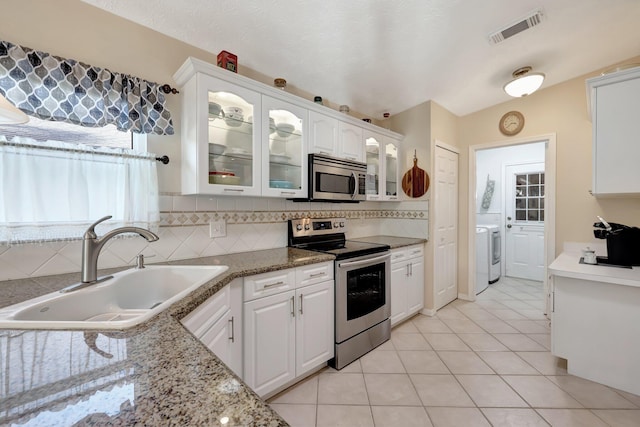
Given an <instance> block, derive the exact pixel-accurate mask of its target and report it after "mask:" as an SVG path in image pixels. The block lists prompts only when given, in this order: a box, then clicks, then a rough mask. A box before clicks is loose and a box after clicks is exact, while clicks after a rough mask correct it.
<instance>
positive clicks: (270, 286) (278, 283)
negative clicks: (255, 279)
mask: <svg viewBox="0 0 640 427" xmlns="http://www.w3.org/2000/svg"><path fill="white" fill-rule="evenodd" d="M280 285H284V282H283V281H282V280H281V281H279V282H276V283H270V284H268V285H264V286H263V287H262V289H267V288H273V287H274V286H280Z"/></svg>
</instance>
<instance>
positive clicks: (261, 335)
mask: <svg viewBox="0 0 640 427" xmlns="http://www.w3.org/2000/svg"><path fill="white" fill-rule="evenodd" d="M331 264H332V263H324V264H314V265H309V266H305V267H298V268H297V269H291V270H282V271H279V272H273V273H266V274H263V275H260V280H262V281H264V280H266V277H265V276H267V277H268V276H269V275H271V274H274V275H279V277H280V279H279V280H277V281H275V282H274V285H275V284H276V283H278V282H281V281H283V279H282V277H289V278H290V277H292V274H291V272H295V274H294V275H293V276H294V277H295V284H294V286H295V287H297V288H296V289H295V290H283V291H281V292H280V293H276V294H274V295H269V296H264V297H255V296H251V295H247V294H246V283H247V282H250V283H254V282H256V280H255V279H254V278H252V277H247V278H245V303H244V326H245V331H244V378H243V379H244V381H245V382H246V383H247V384H248V385H249V386H250V387H251V388H252V389H253V390H254V391H255V392H256V393H257V394H258V395H260V396H265V395H267V394H268V393H270V392H273V391H274V390H277V389H278V388H279V387H282V386H284V385H285V384H287V383H290V382H291V381H293V380H294V379H295V378H297V377H300V376H302V375H304V374H305V373H307V372H309V371H310V370H312V369H314V368H317V367H318V366H320V365H323V364H324V363H326V361H327V360H329V359H331V358H332V357H333V348H334V326H333V325H334V319H333V305H334V300H333V298H334V297H333V294H334V282H333V267H332V265H331ZM287 285H288V284H286V283H285V284H280V285H279V287H280V288H281V289H287V288H289V289H290V286H287ZM303 285H304V286H303ZM274 288H276V286H273V288H271V289H274ZM252 298H253V299H252Z"/></svg>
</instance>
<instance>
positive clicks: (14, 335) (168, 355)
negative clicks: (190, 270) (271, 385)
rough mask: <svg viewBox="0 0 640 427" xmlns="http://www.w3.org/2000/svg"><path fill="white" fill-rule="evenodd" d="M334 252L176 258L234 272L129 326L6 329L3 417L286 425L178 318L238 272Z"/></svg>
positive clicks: (42, 289)
mask: <svg viewBox="0 0 640 427" xmlns="http://www.w3.org/2000/svg"><path fill="white" fill-rule="evenodd" d="M333 259H334V258H333V256H330V255H326V254H320V253H316V252H310V251H305V250H300V249H293V248H279V249H270V250H265V251H255V252H245V253H240V254H231V255H224V256H217V257H207V258H198V259H191V260H184V261H175V262H170V263H169V264H178V265H179V264H192V265H193V264H205V265H228V266H229V270H227V271H226V272H225V273H223V274H222V275H220V276H218V277H216V278H215V279H214V280H212V281H211V282H209V283H207V284H205V285H203V286H201V287H200V288H198V289H197V290H196V291H194V292H193V293H192V294H190V295H189V296H187V297H185V298H184V299H182V300H181V301H178V302H176V303H175V304H173V305H172V306H171V307H169V308H168V309H167V310H165V311H163V312H162V313H160V314H158V315H157V316H155V317H154V318H152V319H150V320H149V321H147V322H145V323H143V324H141V325H139V326H136V327H133V328H130V329H127V330H125V331H104V330H102V331H91V330H86V331H78V330H76V331H52V330H7V329H2V330H0V354H2V358H1V359H0V366H1V370H0V371H1V372H2V383H3V387H2V390H1V391H0V409H1V410H0V425H8V424H10V425H24V424H28V425H43V426H44V425H46V426H51V425H56V426H58V425H91V426H103V425H109V426H112V425H150V426H160V425H162V426H174V425H175V426H184V425H198V426H200V425H202V426H205V425H206V426H217V425H226V426H284V425H287V424H286V422H285V421H284V420H283V419H282V418H281V417H280V416H279V415H278V414H276V413H275V412H274V411H273V410H272V409H271V408H270V407H269V406H268V405H267V404H266V403H265V402H264V401H263V400H262V399H261V398H260V397H259V396H258V395H256V394H255V393H254V392H253V391H252V390H251V389H250V388H249V387H248V386H246V385H245V384H244V383H243V382H242V380H240V379H239V378H238V377H236V376H235V375H234V374H233V373H232V372H231V371H230V370H229V369H228V368H227V367H226V366H225V365H224V364H223V363H222V362H220V361H219V360H218V358H217V357H216V356H215V355H214V354H213V353H211V352H210V351H209V350H208V349H207V348H206V347H205V346H204V345H203V344H202V343H200V341H198V340H197V339H196V338H195V337H194V336H193V335H191V334H190V333H189V332H188V331H187V330H186V329H185V328H184V327H183V326H182V324H181V323H180V321H179V319H180V318H182V317H184V316H185V315H186V314H187V313H189V312H190V311H192V310H193V309H194V308H196V307H197V306H198V305H200V304H201V303H203V302H204V301H205V300H206V299H207V298H208V297H210V296H211V295H213V294H215V293H216V292H217V291H218V290H220V289H221V288H222V287H223V286H225V285H227V284H228V283H230V282H231V281H232V280H233V279H235V278H237V277H242V276H248V275H253V274H259V273H265V272H268V271H274V270H279V269H284V268H293V267H297V266H301V265H307V264H315V263H319V262H324V261H332V260H333ZM77 279H78V274H77V273H76V274H72V275H71V274H67V275H60V276H51V277H49V278H38V279H28V280H16V281H9V282H4V283H1V282H0V286H3V288H2V289H4V290H6V289H15V290H20V292H18V293H17V294H18V297H13V299H12V302H10V304H14V303H17V302H20V301H21V300H27V299H30V298H34V297H36V296H39V295H42V294H46V293H48V292H51V291H52V290H55V289H61V288H62V287H64V286H67V285H70V284H72V283H74V282H76V281H77ZM21 285H22V286H21ZM3 292H6V291H3ZM0 303H1V304H2V305H8V304H7V301H6V300H4V301H0Z"/></svg>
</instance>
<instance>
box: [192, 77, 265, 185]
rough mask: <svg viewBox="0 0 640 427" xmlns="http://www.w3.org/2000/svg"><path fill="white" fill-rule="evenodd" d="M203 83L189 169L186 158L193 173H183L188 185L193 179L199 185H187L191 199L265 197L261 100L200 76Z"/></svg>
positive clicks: (201, 83) (228, 84) (198, 81)
mask: <svg viewBox="0 0 640 427" xmlns="http://www.w3.org/2000/svg"><path fill="white" fill-rule="evenodd" d="M197 83H198V84H197V85H196V88H197V92H196V94H195V96H196V99H197V102H196V105H197V118H198V120H197V123H196V126H197V137H196V138H186V141H183V168H184V164H185V159H184V156H185V155H186V156H187V159H186V160H187V166H188V167H189V169H191V170H192V171H193V172H192V173H188V174H185V173H184V171H183V180H184V179H185V175H187V176H193V177H194V178H193V179H195V180H197V182H195V183H194V184H195V185H187V190H188V191H187V193H190V192H193V193H196V194H224V195H231V196H234V195H235V196H239V195H259V194H260V191H261V183H260V166H261V164H260V145H259V141H260V94H259V93H257V92H254V91H251V90H248V89H245V88H243V87H240V86H237V85H234V84H232V83H229V82H227V81H224V80H219V79H216V78H213V77H210V76H207V75H205V74H198V75H197ZM185 96H186V95H185ZM186 114H188V112H186ZM185 125H189V123H183V126H185ZM187 132H188V130H187ZM183 134H184V133H183ZM193 140H195V144H196V146H195V147H192V146H191V147H190V146H189V145H190V144H192V142H191V141H193ZM185 146H186V147H187V151H185V149H184V147H185ZM194 152H195V153H196V155H195V156H194V155H193V154H192V153H194ZM187 184H188V182H187ZM191 189H193V191H189V190H191ZM184 190H185V182H183V193H184V192H185V191H184Z"/></svg>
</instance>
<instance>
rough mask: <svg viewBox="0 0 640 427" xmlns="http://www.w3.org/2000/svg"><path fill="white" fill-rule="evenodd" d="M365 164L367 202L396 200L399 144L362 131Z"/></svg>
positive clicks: (367, 131) (373, 133)
mask: <svg viewBox="0 0 640 427" xmlns="http://www.w3.org/2000/svg"><path fill="white" fill-rule="evenodd" d="M363 140H364V147H365V161H366V163H367V177H366V184H365V185H366V194H367V200H398V150H399V146H400V142H399V141H398V140H396V139H393V138H389V137H387V136H383V135H381V134H378V133H376V132H371V131H369V130H364V132H363Z"/></svg>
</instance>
